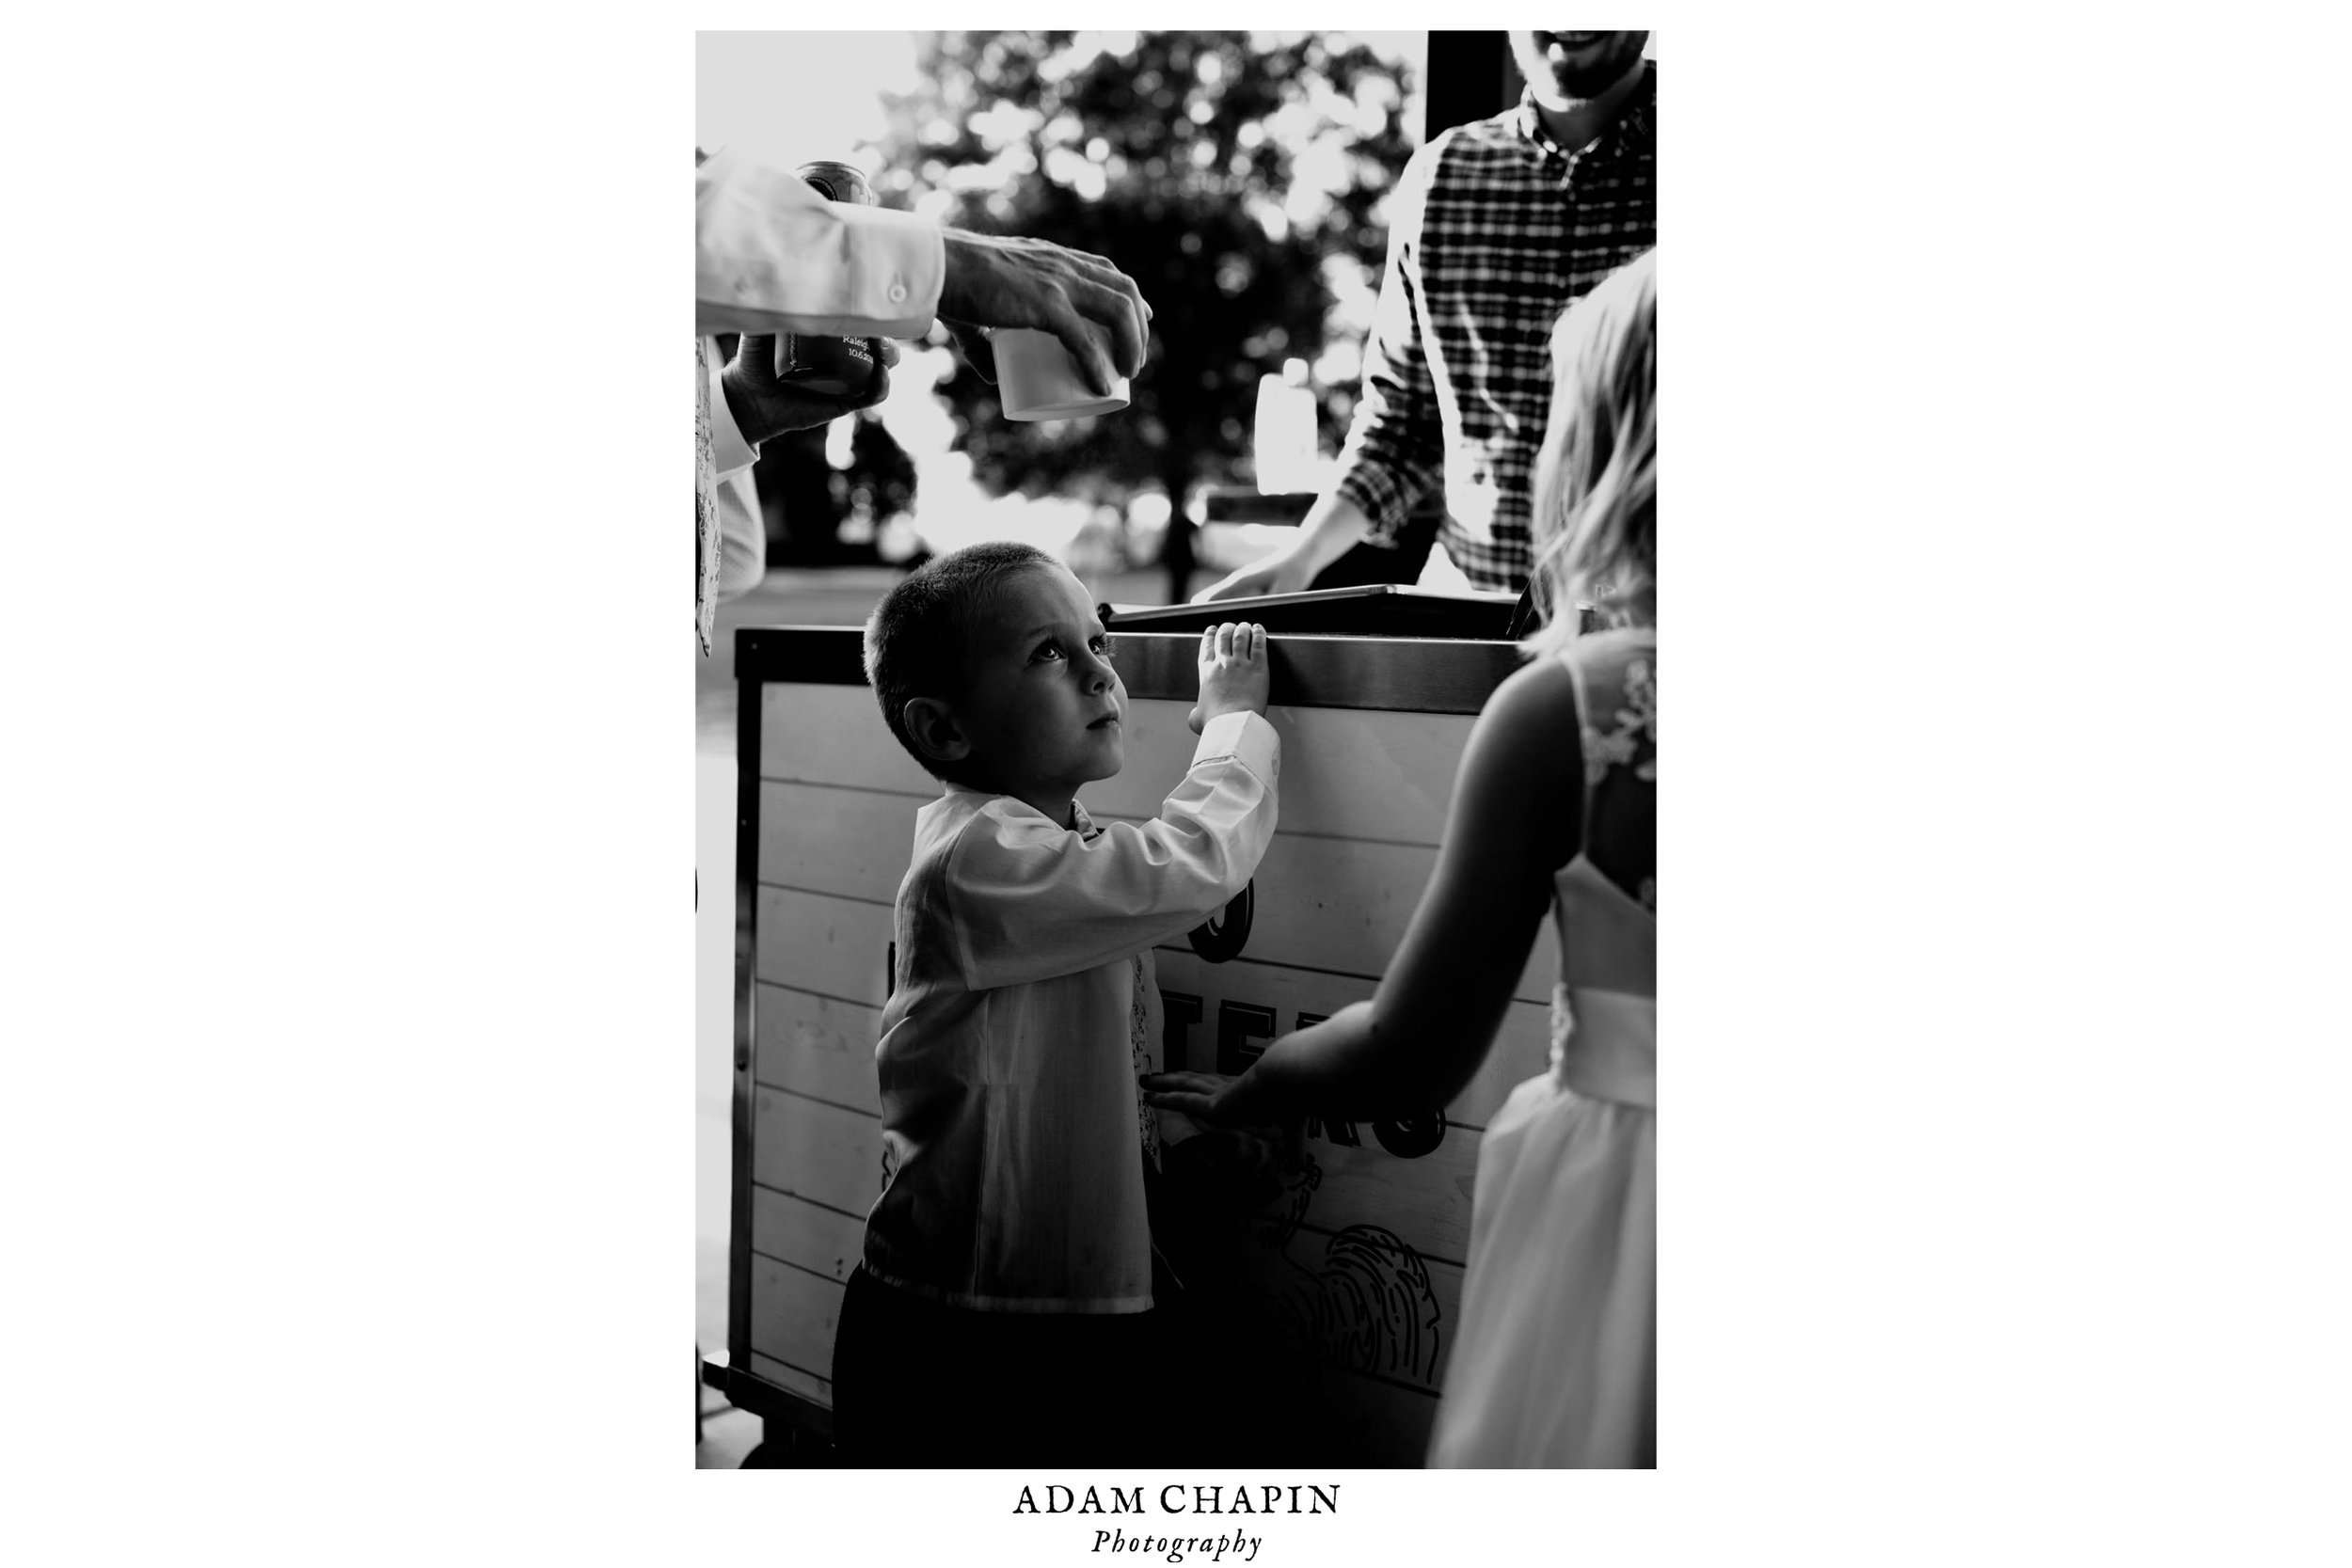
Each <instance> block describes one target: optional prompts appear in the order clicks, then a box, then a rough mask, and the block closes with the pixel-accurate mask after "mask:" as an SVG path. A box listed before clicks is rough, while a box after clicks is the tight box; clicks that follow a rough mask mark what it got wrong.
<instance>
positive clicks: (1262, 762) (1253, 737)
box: [1192, 712, 1282, 784]
mask: <svg viewBox="0 0 2352 1568" xmlns="http://www.w3.org/2000/svg"><path fill="white" fill-rule="evenodd" d="M1225 757H1232V758H1233V759H1235V760H1236V761H1238V762H1239V763H1240V764H1241V765H1242V766H1243V767H1244V768H1248V769H1249V771H1250V772H1252V773H1254V774H1256V775H1257V776H1258V777H1259V778H1261V779H1263V780H1264V781H1265V782H1266V783H1268V784H1272V783H1274V782H1275V776H1276V775H1277V774H1278V773H1279V772H1280V771H1281V768H1282V737H1281V736H1280V735H1279V733H1277V732H1276V730H1275V728H1274V726H1273V725H1272V724H1269V723H1267V722H1266V720H1265V716H1264V715H1263V714H1259V713H1248V712H1243V713H1220V714H1218V715H1217V716H1216V718H1214V719H1212V720H1210V721H1208V722H1207V723H1206V724H1203V725H1202V726H1200V745H1198V746H1195V747H1194V748H1193V749H1192V765H1193V766H1194V767H1195V768H1198V767H1200V765H1201V764H1202V763H1204V762H1216V761H1219V760H1221V759H1223V758H1225Z"/></svg>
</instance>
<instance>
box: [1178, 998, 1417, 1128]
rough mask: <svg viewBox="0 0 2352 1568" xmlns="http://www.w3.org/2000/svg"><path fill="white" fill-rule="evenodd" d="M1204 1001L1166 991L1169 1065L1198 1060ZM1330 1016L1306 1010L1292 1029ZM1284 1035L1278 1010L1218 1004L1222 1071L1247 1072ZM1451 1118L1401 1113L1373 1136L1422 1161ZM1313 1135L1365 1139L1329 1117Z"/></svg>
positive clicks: (1312, 1120)
mask: <svg viewBox="0 0 2352 1568" xmlns="http://www.w3.org/2000/svg"><path fill="white" fill-rule="evenodd" d="M1202 1011H1203V1004H1202V1001H1201V999H1200V997H1198V996H1195V995H1193V994H1192V993H1191V992H1189V991H1181V990H1167V989H1165V988H1163V989H1162V990H1161V991H1160V1016H1161V1019H1162V1020H1163V1026H1162V1029H1161V1034H1160V1060H1161V1061H1162V1062H1163V1063H1165V1064H1166V1065H1167V1066H1168V1067H1169V1068H1171V1069H1173V1068H1181V1067H1183V1066H1184V1065H1185V1064H1187V1063H1189V1062H1190V1061H1191V1060H1192V1027H1193V1025H1194V1024H1196V1023H1199V1022H1200V1018H1201V1013H1202ZM1326 1017H1327V1015H1326V1014H1323V1013H1310V1012H1305V1011H1301V1012H1300V1013H1299V1014H1297V1022H1295V1023H1293V1024H1292V1025H1291V1027H1292V1029H1294V1030H1298V1029H1304V1028H1306V1027H1307V1026H1308V1025H1309V1024H1313V1023H1321V1022H1323V1021H1324V1019H1325V1018H1326ZM1280 1033H1281V1028H1280V1024H1279V1022H1278V1020H1277V1018H1276V1016H1275V1011H1274V1009H1273V1008H1271V1007H1261V1006H1257V1005H1256V1004H1254V1003H1249V1002H1219V1003H1218V1004H1217V1005H1216V1070H1217V1071H1219V1072H1224V1073H1238V1072H1247V1071H1248V1070H1249V1064H1250V1063H1252V1062H1254V1061H1256V1060H1257V1059H1258V1058H1259V1057H1260V1056H1261V1055H1263V1054H1264V1053H1265V1045H1264V1043H1263V1042H1265V1041H1268V1040H1271V1039H1273V1038H1274V1037H1276V1036H1277V1035H1279V1034H1280ZM1446 1126H1447V1122H1446V1119H1445V1113H1444V1112H1443V1111H1427V1112H1423V1113H1422V1114H1421V1115H1419V1116H1411V1117H1396V1118H1394V1119H1392V1120H1382V1121H1375V1122H1374V1123H1373V1124H1372V1135H1373V1136H1374V1137H1375V1139H1377V1140H1378V1141H1379V1144H1380V1147H1381V1148H1385V1149H1387V1150H1388V1151H1389V1152H1390V1153H1391V1154H1393V1155H1395V1156H1396V1157H1397V1158H1398V1159H1400V1160H1418V1159H1420V1158H1421V1157H1422V1155H1424V1154H1432V1153H1435V1152H1436V1151H1437V1148H1438V1145H1440V1144H1442V1143H1444V1142H1445V1131H1446ZM1307 1136H1309V1137H1311V1138H1321V1139H1323V1140H1324V1141H1325V1142H1327V1143H1333V1144H1337V1145H1339V1146H1340V1147H1341V1148H1362V1147H1363V1142H1364V1140H1363V1138H1362V1136H1361V1135H1360V1134H1359V1132H1357V1131H1356V1124H1355V1123H1354V1122H1351V1121H1334V1120H1326V1119H1325V1118H1323V1117H1308V1118H1307Z"/></svg>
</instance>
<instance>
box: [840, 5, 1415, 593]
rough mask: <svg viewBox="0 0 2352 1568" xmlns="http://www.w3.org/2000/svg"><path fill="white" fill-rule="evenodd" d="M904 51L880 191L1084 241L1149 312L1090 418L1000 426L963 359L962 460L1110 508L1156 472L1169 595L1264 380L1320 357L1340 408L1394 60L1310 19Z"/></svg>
mask: <svg viewBox="0 0 2352 1568" xmlns="http://www.w3.org/2000/svg"><path fill="white" fill-rule="evenodd" d="M916 53H917V64H918V70H917V72H916V75H917V77H918V79H919V82H920V84H921V85H920V86H918V87H915V88H914V90H913V91H910V92H907V93H903V94H888V93H886V94H884V95H883V100H882V102H883V107H884V114H885V119H886V122H887V127H888V128H887V130H886V131H885V133H884V135H882V138H881V140H880V141H879V142H877V143H874V144H872V145H873V146H874V148H875V150H876V151H877V153H878V157H879V172H878V173H877V175H876V177H875V181H874V184H875V191H876V196H877V198H878V199H879V200H880V201H881V202H882V204H883V205H885V206H892V207H911V208H914V210H916V211H919V212H922V213H924V214H927V215H930V216H933V217H937V218H939V219H941V220H943V221H945V222H947V223H949V224H953V225H955V226H957V227H960V228H966V229H971V230H977V231H980V232H983V233H1002V234H1020V235H1033V236H1038V237H1041V238H1047V239H1051V240H1054V241H1056V242H1057V243H1059V244H1062V245H1071V246H1073V247H1075V248H1077V249H1081V250H1090V251H1094V252H1096V253H1098V254H1100V255H1102V256H1104V257H1107V258H1108V259H1109V260H1110V261H1113V262H1115V263H1117V264H1118V265H1119V266H1120V268H1121V269H1122V270H1124V271H1125V272H1127V273H1128V274H1129V275H1130V276H1132V277H1134V278H1135V279H1136V283H1137V284H1138V285H1139V286H1140V287H1141V288H1142V290H1143V293H1144V297H1145V298H1146V299H1148V300H1149V301H1150V302H1151V304H1152V310H1153V311H1154V316H1153V320H1152V342H1151V345H1150V348H1151V352H1150V357H1149V361H1148V362H1147V364H1146V366H1145V368H1144V370H1143V372H1142V373H1141V374H1140V375H1139V376H1137V377H1136V379H1135V383H1134V388H1133V402H1132V403H1131V404H1130V405H1129V407H1128V408H1127V409H1126V410H1125V411H1123V412H1121V413H1119V414H1114V415H1109V416H1105V417H1104V418H1101V419H1096V420H1070V421H1060V422H1051V421H1049V422H1044V423H1037V424H1026V423H1018V422H1015V421H1011V420H1006V419H1005V418H1004V416H1003V414H1002V412H1001V410H1000V408H999V406H998V404H997V399H996V393H995V389H994V388H992V387H990V386H989V385H988V384H987V383H985V382H983V381H981V380H980V378H979V377H978V375H977V373H975V372H973V371H972V370H971V368H970V367H969V366H968V365H964V364H962V363H961V360H959V361H958V362H957V368H956V370H955V372H954V373H953V374H952V375H951V376H949V377H948V378H947V379H946V381H945V382H944V383H942V385H941V387H940V391H941V393H942V395H944V396H945V397H946V399H947V401H948V402H949V404H951V406H952V408H953V411H954V416H955V420H956V422H957V425H958V428H959V433H960V436H959V444H960V447H961V451H964V452H965V453H966V454H967V455H968V456H969V457H970V458H971V460H972V465H973V469H972V472H973V477H974V478H975V479H976V480H977V482H978V483H981V484H982V485H984V486H985V487H987V488H988V489H989V490H990V491H992V492H993V493H997V494H1002V493H1004V492H1006V491H1008V490H1013V489H1019V490H1022V491H1024V492H1025V493H1028V494H1032V495H1037V494H1044V493H1048V492H1051V493H1054V494H1057V495H1061V496H1065V497H1083V498H1085V499H1091V500H1102V501H1107V502H1110V503H1111V504H1114V505H1123V504H1124V503H1125V501H1126V500H1127V499H1128V498H1129V497H1131V496H1132V495H1134V494H1135V493H1136V491H1138V490H1140V489H1145V488H1149V487H1151V486H1153V485H1157V486H1159V487H1161V488H1163V489H1165V491H1166V493H1167V495H1168V500H1169V502H1170V503H1171V515H1170V517H1169V526H1168V540H1167V545H1166V546H1165V550H1164V557H1163V559H1164V560H1165V562H1166V563H1167V565H1168V569H1169V572H1170V578H1171V594H1170V596H1171V598H1176V597H1181V596H1182V591H1183V586H1184V582H1185V580H1186V579H1187V578H1188V577H1189V575H1190V573H1191V570H1192V565H1193V562H1192V548H1191V537H1190V527H1189V523H1188V521H1187V519H1186V517H1185V512H1184V506H1185V500H1186V498H1187V497H1188V495H1189V494H1190V493H1191V491H1192V489H1193V487H1194V486H1195V485H1196V484H1198V483H1202V482H1232V481H1236V480H1241V479H1246V478H1249V477H1252V472H1251V468H1250V465H1249V458H1248V446H1249V428H1250V420H1251V418H1252V415H1253V412H1254V409H1255V400H1256V393H1257V384H1258V378H1259V377H1260V376H1261V375H1263V374H1268V373H1276V372H1279V371H1280V370H1281V367H1282V361H1283V360H1284V359H1286V358H1293V357H1295V358H1303V359H1306V360H1309V361H1310V362H1315V361H1317V360H1318V359H1319V358H1321V360H1322V362H1321V363H1319V364H1317V367H1316V368H1317V372H1318V373H1317V386H1318V391H1319V394H1320V396H1321V398H1322V400H1323V404H1324V409H1323V413H1324V428H1325V429H1326V430H1327V431H1330V430H1343V429H1344V428H1345V424H1346V420H1347V419H1348V417H1349V415H1350V414H1351V413H1352V411H1353V406H1354V395H1355V389H1356V381H1357V371H1358V369H1359V366H1360V358H1359V354H1358V351H1359V349H1360V343H1361V335H1362V327H1363V323H1364V322H1365V321H1367V320H1368V318H1369V309H1370V302H1371V298H1372V295H1373V293H1374V291H1375V290H1376V288H1377V285H1378V280H1379V275H1380V267H1381V262H1382V260H1383V257H1384V254H1385V246H1386V243H1387V234H1386V230H1385V227H1384V225H1383V223H1382V222H1380V221H1379V218H1380V215H1381V214H1379V212H1378V208H1379V204H1380V201H1381V199H1382V198H1383V197H1385V196H1386V194H1387V193H1388V191H1389V190H1390V189H1391V187H1392V186H1393V185H1394V183H1395V181H1396V177H1397V175H1398V173H1399V172H1400V171H1401V170H1402V169H1403V168H1404V166H1405V161H1406V158H1407V157H1408V156H1409V155H1410V154H1411V152H1412V150H1413V146H1414V141H1413V139H1412V137H1411V136H1410V135H1408V130H1407V125H1406V119H1405V106H1406V97H1407V89H1408V87H1409V84H1408V83H1407V82H1406V80H1405V77H1404V67H1403V65H1402V63H1401V62H1400V61H1398V60H1396V59H1394V58H1392V57H1384V56H1383V55H1380V54H1378V53H1375V51H1374V50H1373V49H1372V48H1370V47H1369V46H1367V45H1365V44H1363V43H1361V42H1345V41H1343V40H1338V39H1335V38H1331V37H1329V36H1327V35H1320V34H1313V33H1288V34H1267V33H1245V32H1222V33H1212V32H1165V33H1150V32H1138V33H1133V34H1124V35H1104V34H1089V33H1069V32H1028V33H940V34H930V35H925V36H923V37H922V39H921V40H919V41H918V43H917V46H916ZM1342 304H1345V305H1347V306H1349V307H1350V308H1351V309H1352V314H1353V325H1342V326H1341V330H1340V332H1339V334H1338V336H1339V337H1340V338H1341V339H1343V340H1344V341H1337V342H1334V341H1331V340H1332V338H1333V336H1334V332H1333V329H1334V325H1335V306H1339V305H1342ZM1340 313H1341V314H1347V313H1348V312H1344V311H1343V312H1340ZM943 341H944V335H943ZM1327 348H1330V349H1332V350H1334V351H1335V352H1334V353H1332V354H1330V355H1328V356H1327V354H1326V351H1327Z"/></svg>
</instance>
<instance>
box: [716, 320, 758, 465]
mask: <svg viewBox="0 0 2352 1568" xmlns="http://www.w3.org/2000/svg"><path fill="white" fill-rule="evenodd" d="M720 368H721V360H720V357H719V351H718V350H717V349H716V348H714V349H712V350H711V351H710V458H711V462H712V463H713V464H714V465H715V466H716V467H717V468H718V470H719V477H720V478H721V479H724V478H726V477H727V476H728V475H729V474H733V473H739V472H741V471H742V470H743V469H745V468H748V467H751V466H752V465H753V464H755V463H756V462H758V461H759V449H758V448H757V447H755V446H753V445H752V444H751V443H750V442H749V441H746V440H744V439H743V432H742V430H741V429H740V428H739V427H738V426H737V424H736V422H735V410H733V409H732V408H729V407H728V406H727V393H726V388H725V386H724V385H723V383H722V382H721V381H720V380H719V371H720Z"/></svg>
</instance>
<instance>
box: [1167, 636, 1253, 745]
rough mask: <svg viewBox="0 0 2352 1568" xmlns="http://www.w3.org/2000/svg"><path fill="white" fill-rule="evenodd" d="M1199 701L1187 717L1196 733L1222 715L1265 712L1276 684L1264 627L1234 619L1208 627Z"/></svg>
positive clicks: (1202, 648)
mask: <svg viewBox="0 0 2352 1568" xmlns="http://www.w3.org/2000/svg"><path fill="white" fill-rule="evenodd" d="M1272 669H1273V666H1272V665H1271V664H1269V663H1268V662H1267V659H1266V637H1265V627H1263V626H1256V625H1252V624H1245V625H1235V624H1234V623H1232V622H1231V621H1222V622H1219V623H1218V624H1217V625H1216V626H1210V627H1208V628H1207V629H1205V630H1204V631H1202V632H1201V634H1200V702H1198V703H1196V704H1195V705H1193V709H1192V711H1191V712H1190V713H1188V714H1186V715H1185V716H1184V722H1185V723H1187V724H1189V725H1191V726H1192V733H1193V734H1195V735H1199V734H1200V732H1201V731H1202V730H1203V729H1205V728H1207V726H1208V722H1209V721H1210V720H1212V719H1215V718H1216V717H1217V716H1218V715H1220V714H1226V713H1257V714H1263V713H1264V712H1265V705H1266V694H1267V692H1268V690H1269V689H1271V687H1272V684H1273V676H1272Z"/></svg>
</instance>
